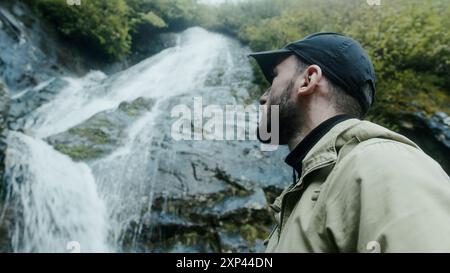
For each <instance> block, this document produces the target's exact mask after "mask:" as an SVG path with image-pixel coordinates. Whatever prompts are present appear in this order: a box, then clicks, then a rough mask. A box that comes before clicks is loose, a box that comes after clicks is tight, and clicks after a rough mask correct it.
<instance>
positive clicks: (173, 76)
mask: <svg viewBox="0 0 450 273" xmlns="http://www.w3.org/2000/svg"><path fill="white" fill-rule="evenodd" d="M224 54H225V56H228V55H229V54H230V53H229V49H228V48H227V40H226V38H225V37H224V36H222V35H219V34H213V33H210V32H207V31H205V30H203V29H200V28H191V29H189V30H187V31H185V32H183V33H182V34H180V35H179V37H178V43H177V45H176V46H175V47H172V48H168V49H166V50H164V51H162V52H161V53H159V54H157V55H155V56H153V57H151V58H149V59H147V60H144V61H142V62H141V63H139V64H137V65H135V66H133V67H131V68H129V69H127V70H125V71H123V72H120V73H118V74H115V75H113V76H110V77H107V76H106V75H105V74H104V73H102V72H99V71H93V72H91V73H89V74H87V75H86V76H85V77H83V78H65V80H67V81H68V82H69V85H68V86H67V87H66V88H65V89H64V90H62V91H61V93H60V94H59V95H58V97H56V98H55V99H54V100H53V101H52V102H49V103H47V104H45V105H43V106H41V107H40V108H39V109H37V110H36V111H35V112H34V113H33V114H32V115H31V116H29V117H28V119H27V120H26V132H27V133H28V134H29V135H30V136H25V135H23V134H20V133H11V136H10V139H9V147H10V149H9V151H8V154H7V166H9V170H10V174H9V176H10V177H11V178H12V180H11V179H10V181H11V184H12V192H11V194H12V195H13V196H15V197H16V198H15V200H16V202H18V204H16V205H17V206H18V207H22V208H23V211H22V212H21V213H22V214H23V217H22V218H23V222H22V223H18V224H16V229H15V234H14V242H13V243H14V250H15V251H23V252H28V251H31V252H64V251H66V245H67V243H68V242H70V241H78V242H79V243H80V245H81V251H82V252H85V251H92V252H102V251H120V236H121V232H122V231H123V230H124V229H125V228H126V225H127V224H129V223H130V221H132V220H134V221H136V222H137V221H138V218H139V215H140V210H141V207H142V204H143V203H146V204H147V205H148V206H149V207H150V205H149V204H150V203H151V201H152V191H151V189H152V187H153V185H154V183H155V181H154V179H152V174H154V173H155V171H156V170H154V169H151V165H150V152H151V150H150V149H151V142H152V139H153V132H154V130H155V128H153V125H154V120H155V118H156V117H157V116H158V115H159V114H160V113H161V112H164V111H168V109H163V107H161V105H162V102H164V101H165V100H166V99H167V98H170V97H173V96H176V95H179V94H184V93H195V92H196V89H198V88H201V87H202V86H203V85H204V82H205V80H206V76H207V74H208V72H209V71H210V70H211V69H212V68H213V66H214V64H215V62H216V61H217V59H218V58H220V57H221V56H224ZM227 54H228V55H227ZM138 97H148V98H154V99H155V100H156V104H155V105H154V107H153V110H152V111H151V112H149V113H147V114H145V115H144V116H143V117H141V118H140V119H139V120H138V121H136V122H135V123H134V124H133V125H132V126H131V128H130V129H129V131H128V138H127V140H126V142H125V145H124V146H123V147H121V148H119V149H117V150H116V151H115V152H114V153H112V154H111V155H109V156H107V157H105V158H102V159H99V160H97V161H95V162H93V163H91V167H92V170H91V169H90V168H89V167H88V166H87V165H86V164H84V163H75V162H73V161H72V160H70V159H69V158H68V157H67V156H64V155H62V154H60V153H59V152H57V151H55V150H54V149H53V148H51V147H50V146H49V145H47V144H46V143H45V142H44V141H42V140H41V139H44V138H45V137H47V136H51V135H54V134H56V133H60V132H64V131H66V130H67V129H69V128H71V127H73V126H75V125H77V124H80V123H82V122H83V121H85V120H87V119H88V118H90V117H92V116H93V115H95V114H96V113H99V112H102V111H104V110H109V109H115V108H116V107H117V106H118V105H119V104H120V103H121V102H123V101H132V100H134V99H136V98H138ZM18 168H21V169H18ZM93 174H94V175H93ZM19 180H20V181H21V182H19ZM142 191H148V195H147V199H146V200H139V198H140V196H142Z"/></svg>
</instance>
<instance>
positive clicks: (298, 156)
mask: <svg viewBox="0 0 450 273" xmlns="http://www.w3.org/2000/svg"><path fill="white" fill-rule="evenodd" d="M351 118H353V117H352V116H349V115H337V116H334V117H332V118H330V119H327V120H326V121H324V122H322V123H321V124H320V125H319V126H317V127H316V128H314V129H313V130H312V131H311V132H310V133H309V134H308V135H307V136H306V137H305V138H304V139H303V140H302V141H301V142H300V143H299V144H298V145H297V146H296V147H295V148H294V150H292V151H291V152H290V153H289V155H288V156H287V157H286V159H285V162H286V164H288V165H289V166H291V167H292V168H293V169H294V170H295V171H297V173H298V174H299V177H301V175H302V173H303V169H304V168H303V167H304V166H303V161H304V159H305V158H306V156H307V155H308V153H309V152H310V151H311V149H313V147H314V146H315V145H316V144H317V143H318V142H319V141H320V140H321V139H322V138H323V136H325V135H326V134H327V133H328V132H329V131H330V130H331V129H332V128H333V127H335V126H336V125H337V124H339V123H341V122H343V121H345V120H348V119H351ZM295 180H296V178H295V172H294V182H295Z"/></svg>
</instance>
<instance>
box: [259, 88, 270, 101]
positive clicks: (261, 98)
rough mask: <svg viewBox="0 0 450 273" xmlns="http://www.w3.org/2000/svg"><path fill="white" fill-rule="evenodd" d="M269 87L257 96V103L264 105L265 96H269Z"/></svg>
mask: <svg viewBox="0 0 450 273" xmlns="http://www.w3.org/2000/svg"><path fill="white" fill-rule="evenodd" d="M269 92H270V88H268V89H267V90H266V92H264V94H263V95H262V96H261V97H260V98H259V104H261V105H264V104H266V103H267V97H268V96H269Z"/></svg>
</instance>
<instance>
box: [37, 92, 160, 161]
mask: <svg viewBox="0 0 450 273" xmlns="http://www.w3.org/2000/svg"><path fill="white" fill-rule="evenodd" d="M153 104H154V101H153V100H152V99H145V98H137V99H136V100H134V101H132V102H122V103H121V104H120V105H119V106H118V107H117V109H115V110H109V111H104V112H100V113H98V114H96V115H94V116H93V117H91V118H90V119H88V120H87V121H85V122H83V123H82V124H80V125H77V126H75V127H72V128H70V129H69V130H68V131H66V132H63V133H60V134H56V135H54V136H50V137H48V138H47V139H46V140H47V141H48V142H49V143H50V144H51V145H53V146H54V147H55V149H56V150H58V151H60V152H62V153H64V154H67V155H68V156H70V157H71V158H72V159H74V160H76V161H79V160H92V159H98V158H99V157H102V156H105V155H107V154H108V153H111V152H112V151H113V150H115V149H117V148H118V147H119V146H120V145H121V144H122V141H123V140H124V138H125V137H126V134H124V132H126V129H127V128H128V126H129V125H131V124H132V122H133V121H135V120H136V119H138V118H139V117H140V116H141V115H143V114H144V113H146V112H148V111H150V110H151V108H152V106H153Z"/></svg>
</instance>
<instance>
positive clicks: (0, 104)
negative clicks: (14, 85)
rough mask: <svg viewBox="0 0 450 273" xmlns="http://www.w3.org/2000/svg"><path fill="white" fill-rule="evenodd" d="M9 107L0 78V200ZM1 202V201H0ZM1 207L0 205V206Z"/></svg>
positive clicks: (7, 94)
mask: <svg viewBox="0 0 450 273" xmlns="http://www.w3.org/2000/svg"><path fill="white" fill-rule="evenodd" d="M9 107H10V98H9V92H8V90H7V89H6V87H5V86H4V84H3V82H2V81H1V80H0V200H2V199H3V193H4V185H3V174H4V169H5V168H4V163H5V152H6V147H7V139H6V138H7V134H8V129H7V121H8V115H9V114H8V113H9ZM0 202H1V201H0ZM0 207H1V206H0Z"/></svg>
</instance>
